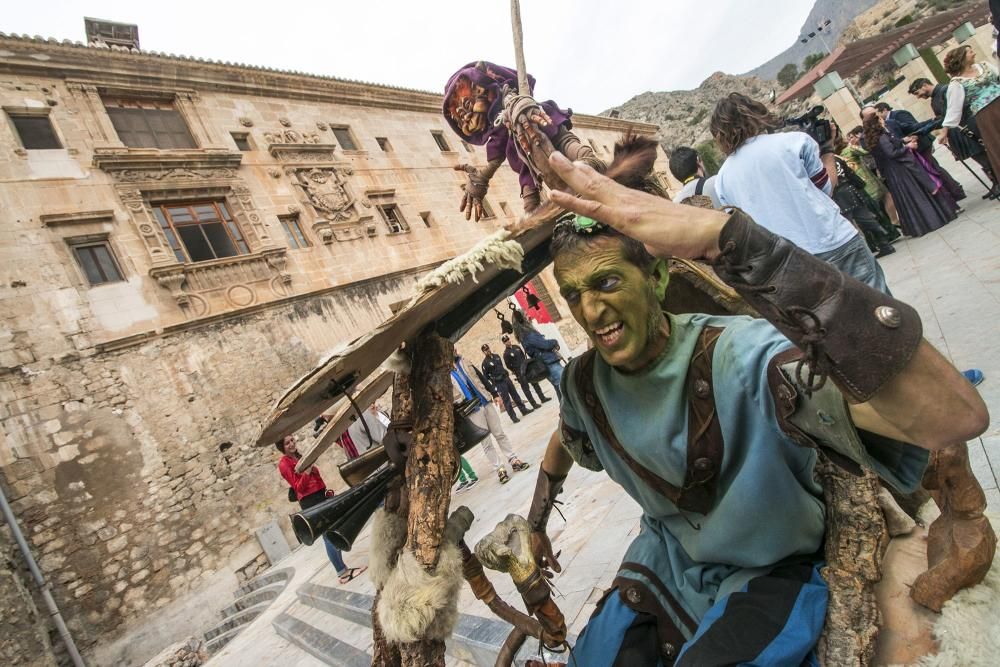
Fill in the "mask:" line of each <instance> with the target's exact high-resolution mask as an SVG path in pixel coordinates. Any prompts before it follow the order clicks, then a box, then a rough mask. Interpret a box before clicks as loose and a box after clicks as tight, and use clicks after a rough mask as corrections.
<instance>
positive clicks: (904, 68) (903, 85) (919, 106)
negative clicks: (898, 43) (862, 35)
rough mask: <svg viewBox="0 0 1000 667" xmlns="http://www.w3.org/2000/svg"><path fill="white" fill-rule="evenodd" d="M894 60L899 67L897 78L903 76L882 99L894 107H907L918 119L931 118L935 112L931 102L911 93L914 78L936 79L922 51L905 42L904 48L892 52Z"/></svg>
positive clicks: (932, 80)
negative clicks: (911, 83)
mask: <svg viewBox="0 0 1000 667" xmlns="http://www.w3.org/2000/svg"><path fill="white" fill-rule="evenodd" d="M892 61H893V62H894V63H895V64H896V67H898V68H899V69H898V70H897V72H896V78H899V77H903V80H902V81H901V82H899V84H897V85H896V86H895V87H894V88H893V89H892V90H890V91H889V92H887V93H886V94H885V95H883V96H882V98H881V101H883V102H885V103H887V104H888V105H889V106H891V107H892V108H893V109H905V110H907V111H909V112H910V113H912V114H913V115H914V116H915V117H916V118H917V120H923V119H925V118H931V117H932V116H933V115H934V113H933V112H932V111H931V105H930V102H928V101H927V100H921V99H919V98H916V97H914V96H913V95H910V82H911V81H913V80H914V79H919V78H924V79H930V81H931V82H932V83H933V82H935V81H936V77H935V76H934V72H932V71H931V68H930V67H928V66H927V63H926V62H925V61H924V59H923V58H921V57H920V53H919V52H918V51H917V48H916V47H915V46H914V45H913V44H905V45H903V47H902V48H900V49H899V50H898V51H896V52H895V53H894V54H892Z"/></svg>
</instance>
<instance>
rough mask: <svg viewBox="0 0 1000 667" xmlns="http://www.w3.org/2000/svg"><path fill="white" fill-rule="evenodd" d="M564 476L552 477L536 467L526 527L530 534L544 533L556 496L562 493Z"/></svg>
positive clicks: (541, 468) (539, 467) (540, 467)
mask: <svg viewBox="0 0 1000 667" xmlns="http://www.w3.org/2000/svg"><path fill="white" fill-rule="evenodd" d="M564 481H566V476H565V475H563V476H562V477H553V476H552V475H549V473H547V472H545V469H544V468H543V467H542V466H538V481H537V482H535V496H534V497H533V498H532V499H531V509H530V510H528V526H529V527H530V528H531V530H532V532H541V533H544V532H545V527H546V526H547V525H548V523H549V514H551V513H552V508H553V507H554V506H555V501H556V496H558V495H559V493H560V492H561V491H562V485H563V482H564Z"/></svg>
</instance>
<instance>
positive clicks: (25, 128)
mask: <svg viewBox="0 0 1000 667" xmlns="http://www.w3.org/2000/svg"><path fill="white" fill-rule="evenodd" d="M10 119H11V121H12V122H13V123H14V129H15V130H16V131H17V136H18V138H19V139H20V140H21V145H22V146H24V147H25V148H26V149H28V150H46V149H49V148H62V144H61V143H59V137H57V136H56V131H55V130H54V129H52V123H51V122H50V121H49V116H48V114H13V113H12V114H10Z"/></svg>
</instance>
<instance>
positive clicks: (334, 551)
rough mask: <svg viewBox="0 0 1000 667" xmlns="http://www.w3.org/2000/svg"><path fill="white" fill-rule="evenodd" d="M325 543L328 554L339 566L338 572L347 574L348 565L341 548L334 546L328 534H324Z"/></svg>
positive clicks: (337, 566)
mask: <svg viewBox="0 0 1000 667" xmlns="http://www.w3.org/2000/svg"><path fill="white" fill-rule="evenodd" d="M323 545H324V546H325V547H326V555H327V557H328V558H329V559H330V562H331V563H333V566H334V567H335V568H337V574H339V575H341V576H343V575H345V574H347V566H346V565H344V558H343V557H342V556H341V555H340V549H338V548H337V547H335V546H333V542H331V541H330V538H329V537H327V536H326V535H323Z"/></svg>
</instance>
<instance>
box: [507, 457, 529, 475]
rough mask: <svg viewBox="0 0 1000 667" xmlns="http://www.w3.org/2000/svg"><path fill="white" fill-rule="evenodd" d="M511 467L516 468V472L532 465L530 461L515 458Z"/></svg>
mask: <svg viewBox="0 0 1000 667" xmlns="http://www.w3.org/2000/svg"><path fill="white" fill-rule="evenodd" d="M510 467H511V468H513V469H514V472H521V471H522V470H527V469H528V468H530V467H531V464H530V463H525V462H524V461H522V460H521V459H514V460H513V461H511V462H510Z"/></svg>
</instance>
